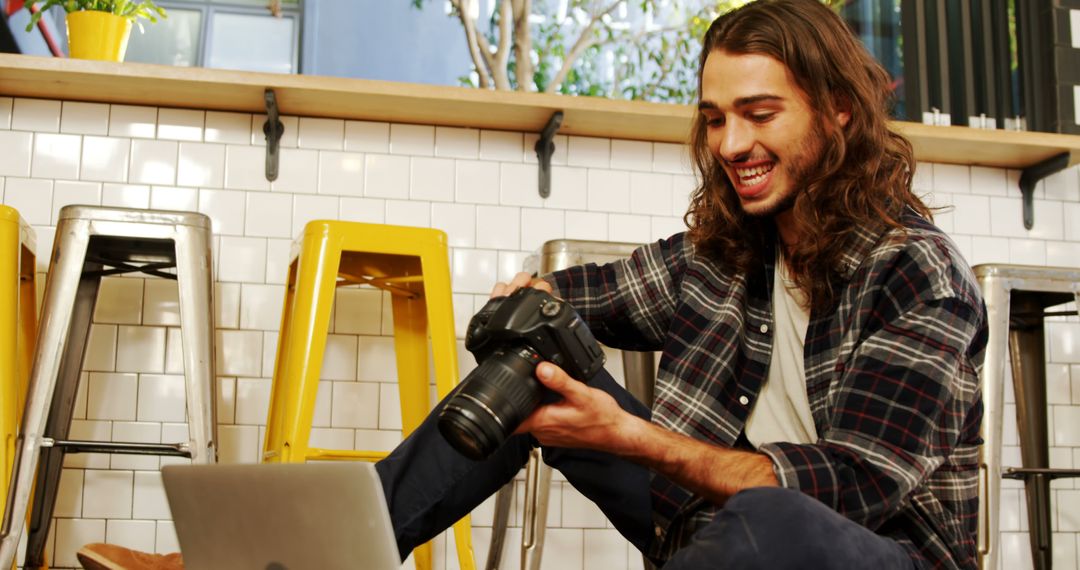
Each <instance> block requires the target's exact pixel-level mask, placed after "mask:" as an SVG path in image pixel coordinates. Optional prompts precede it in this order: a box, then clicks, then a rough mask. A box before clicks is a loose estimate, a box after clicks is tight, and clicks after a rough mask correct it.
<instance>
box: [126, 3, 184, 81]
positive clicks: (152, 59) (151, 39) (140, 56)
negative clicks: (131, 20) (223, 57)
mask: <svg viewBox="0 0 1080 570" xmlns="http://www.w3.org/2000/svg"><path fill="white" fill-rule="evenodd" d="M168 14H169V17H168V18H165V19H163V20H158V21H157V23H156V24H151V23H149V22H143V30H144V32H143V33H139V28H138V26H133V27H132V30H131V38H130V39H129V40H128V49H127V55H126V56H125V57H124V59H125V60H126V61H134V62H139V63H162V64H165V65H182V66H185V67H191V66H193V65H197V64H198V57H199V34H200V29H201V26H202V12H200V11H199V10H181V9H179V8H169V9H168Z"/></svg>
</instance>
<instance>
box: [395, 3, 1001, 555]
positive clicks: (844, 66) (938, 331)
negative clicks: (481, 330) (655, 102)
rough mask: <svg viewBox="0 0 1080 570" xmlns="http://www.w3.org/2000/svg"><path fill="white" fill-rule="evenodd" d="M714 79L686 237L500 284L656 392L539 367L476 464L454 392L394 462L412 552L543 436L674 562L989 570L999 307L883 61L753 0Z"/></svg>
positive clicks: (405, 538)
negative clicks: (561, 301)
mask: <svg viewBox="0 0 1080 570" xmlns="http://www.w3.org/2000/svg"><path fill="white" fill-rule="evenodd" d="M699 79H700V101H699V105H698V112H697V115H696V117H695V121H694V126H693V134H692V140H691V151H692V153H693V160H694V163H695V166H696V169H697V172H698V175H699V180H700V187H699V188H698V189H697V190H696V192H695V193H694V195H693V198H692V203H691V207H690V211H689V212H688V214H687V216H686V220H687V224H688V226H689V231H688V232H686V233H683V234H677V235H675V236H672V237H671V238H669V239H666V240H661V241H659V242H657V243H654V244H651V245H648V246H645V247H642V248H641V249H639V250H638V251H636V252H635V253H634V254H633V256H632V257H631V258H629V259H627V260H624V261H621V262H616V263H611V264H608V265H604V266H596V265H586V266H582V267H575V268H571V269H569V270H566V271H561V272H557V273H554V274H552V275H548V276H544V278H543V279H542V280H537V279H531V278H530V277H529V276H528V275H526V274H520V275H518V276H517V277H516V278H515V279H514V280H513V281H512V282H511V283H505V284H503V283H500V284H497V285H496V287H495V289H494V291H493V293H492V294H493V295H506V294H509V293H510V292H511V291H513V290H515V289H517V288H520V287H525V286H533V287H538V288H543V289H546V290H549V291H553V292H554V293H555V294H556V295H559V296H561V297H563V298H565V299H567V300H568V301H570V302H571V303H572V304H573V305H574V306H575V307H576V308H577V309H578V311H579V313H580V314H581V315H582V317H583V318H584V319H585V321H586V322H587V323H588V325H589V326H590V328H591V329H592V331H593V332H594V334H595V335H596V336H597V338H599V339H600V340H601V341H602V342H604V343H606V344H608V345H610V346H613V347H616V348H623V349H630V350H650V351H652V350H658V351H662V357H661V360H660V367H659V372H658V376H657V384H656V390H655V391H656V401H655V403H654V405H653V407H652V409H651V410H649V409H647V408H645V406H643V405H642V404H641V403H640V402H637V401H636V400H634V399H633V397H631V396H630V395H629V394H628V393H627V392H626V391H625V390H623V389H622V388H620V387H619V386H618V385H617V384H616V383H615V382H614V381H613V380H612V378H611V377H610V376H609V375H608V374H607V373H606V372H601V373H599V374H597V375H596V376H595V377H593V378H591V379H581V380H587V382H579V381H578V380H575V379H571V378H569V377H568V376H567V375H566V374H565V372H563V371H562V370H560V369H559V368H558V367H556V366H554V365H553V364H550V363H542V364H541V365H540V366H538V367H537V377H538V378H539V379H540V381H541V382H542V383H543V384H544V385H546V386H547V387H548V388H549V389H550V390H552V391H554V392H555V393H557V394H558V395H560V396H561V399H559V400H558V401H556V402H555V403H551V404H547V405H544V406H541V407H539V408H538V409H537V410H536V411H535V412H534V413H533V414H532V415H531V416H530V417H529V418H528V419H527V420H526V421H525V423H523V424H522V426H521V427H520V428H519V430H518V434H517V435H514V436H512V437H510V438H509V439H508V440H507V442H506V443H505V444H504V445H503V447H502V448H500V449H499V450H498V451H497V452H496V453H495V454H494V455H493V456H491V457H490V458H489V459H487V460H484V461H482V462H473V461H470V460H468V459H466V458H464V457H463V456H461V455H459V454H458V453H457V452H456V451H454V450H453V449H451V448H450V447H449V446H448V445H447V443H446V442H445V441H444V440H443V438H442V436H441V435H440V434H439V433H438V430H437V428H436V418H437V414H438V412H439V410H440V409H441V408H442V404H440V405H439V406H438V407H437V408H436V410H435V412H434V413H433V414H432V415H431V416H430V417H429V418H428V420H427V421H425V423H424V424H423V425H422V426H421V427H420V428H419V429H417V430H416V431H415V432H414V433H413V434H412V435H411V436H410V437H409V438H407V439H406V440H405V441H404V442H403V443H402V444H401V445H400V446H399V447H398V448H397V449H396V450H395V451H394V452H393V453H392V454H391V455H390V456H389V457H388V458H387V459H385V460H383V461H381V462H380V463H379V464H378V465H377V468H378V471H379V474H380V476H381V478H382V482H383V486H384V489H385V491H386V496H387V499H388V502H389V504H390V511H391V518H392V520H393V522H394V527H395V531H396V534H397V540H398V546H399V549H400V552H401V554H402V555H403V556H407V555H408V553H409V552H411V550H412V549H413V548H414V547H415V546H416V545H418V544H421V543H422V542H424V541H426V540H428V539H430V538H431V537H432V536H434V535H435V534H437V533H439V532H441V531H442V530H444V529H445V528H447V527H449V526H450V524H451V523H453V522H454V521H455V520H457V519H458V518H459V517H461V516H462V515H464V514H466V513H468V512H469V511H471V510H472V509H473V508H475V507H476V505H478V504H479V503H480V502H482V501H483V500H484V499H485V498H487V497H488V496H490V495H491V494H492V493H493V492H494V491H496V490H497V489H498V488H500V487H501V486H502V485H503V484H504V483H506V482H507V481H509V480H510V479H511V478H512V477H513V476H514V475H515V474H516V473H517V472H518V470H519V469H520V468H521V466H522V465H523V464H524V463H525V461H526V459H527V457H528V453H529V450H530V449H531V448H533V447H534V446H536V445H540V446H542V448H543V453H544V459H545V461H546V462H548V463H549V464H551V465H552V466H554V467H555V468H557V469H559V470H561V471H562V472H563V474H564V475H565V476H566V478H567V480H568V481H569V482H570V483H571V484H573V485H574V487H575V488H577V489H578V490H579V491H581V492H582V493H583V494H584V495H585V496H587V497H588V498H590V499H591V500H593V501H595V502H596V503H597V505H598V506H599V507H600V509H601V510H602V511H603V512H604V513H605V514H606V515H607V517H608V518H609V519H610V520H611V522H612V523H613V524H614V526H615V527H616V528H617V529H618V530H619V531H620V532H621V533H622V534H623V535H624V536H625V537H626V538H627V539H628V540H630V541H631V542H632V543H633V544H634V545H635V546H636V547H637V548H638V549H640V550H641V551H642V552H643V553H645V555H646V556H647V557H649V558H650V559H651V560H653V561H654V562H656V563H657V564H662V565H664V568H665V569H689V568H736V567H737V568H866V567H873V568H876V569H882V570H883V569H893V568H922V567H974V566H976V552H975V550H976V548H975V531H976V520H977V507H978V495H977V483H976V475H977V456H978V445H979V444H980V438H979V434H978V432H979V425H980V421H981V416H982V406H981V399H980V393H979V387H978V371H979V368H980V367H981V364H982V353H983V346H984V345H985V341H986V323H985V310H984V307H983V303H982V300H981V297H980V295H979V291H978V288H977V286H976V284H975V280H974V277H973V275H972V273H971V270H970V268H969V267H968V266H967V264H966V263H965V262H964V261H963V259H962V257H961V255H960V254H959V252H958V251H957V249H956V246H955V245H954V244H953V242H952V241H951V240H950V239H949V238H948V237H947V236H946V235H945V234H944V233H943V232H941V230H939V229H938V228H936V227H935V226H934V225H933V224H932V223H931V221H930V220H931V216H930V212H929V210H928V208H927V207H926V206H925V205H924V204H923V203H922V202H921V201H920V200H919V199H918V198H917V197H916V196H915V195H914V194H913V193H912V191H911V178H912V174H913V171H914V168H915V162H914V158H913V155H912V150H911V145H910V144H909V143H908V142H907V141H906V140H904V139H903V138H902V137H901V136H899V135H898V134H896V133H894V132H892V131H891V130H890V129H889V125H888V100H889V96H890V80H889V77H888V75H887V74H886V72H885V71H884V70H883V69H882V68H881V66H879V65H878V64H877V63H876V62H875V61H874V60H873V58H872V57H871V56H870V55H869V54H868V53H867V52H866V50H865V49H864V48H863V47H862V45H861V44H860V43H859V42H858V40H857V39H856V38H855V37H854V36H853V35H852V34H851V33H850V31H849V30H848V29H847V28H846V26H845V24H844V23H843V22H842V21H841V20H840V18H839V17H837V16H836V14H834V13H833V12H832V11H831V10H830V9H828V8H826V7H824V6H823V5H821V4H820V3H818V2H817V1H816V0H760V1H758V2H755V3H752V4H748V5H746V6H744V7H742V8H740V9H738V10H735V11H733V12H730V13H728V14H725V15H724V16H722V17H720V18H719V19H717V20H716V21H715V22H714V23H713V24H712V26H711V27H710V29H709V31H708V33H707V34H706V36H705V38H704V44H703V51H702V55H701V67H700V76H699Z"/></svg>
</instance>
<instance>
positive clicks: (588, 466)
mask: <svg viewBox="0 0 1080 570" xmlns="http://www.w3.org/2000/svg"><path fill="white" fill-rule="evenodd" d="M589 385H590V386H592V387H594V388H598V389H601V390H603V391H605V392H607V393H609V394H611V395H612V396H613V397H614V398H615V400H616V401H617V402H618V403H619V405H620V406H622V408H623V409H625V410H627V411H629V412H631V413H633V414H635V415H637V416H639V417H642V418H646V419H648V418H649V417H650V413H649V410H648V409H647V408H646V407H645V406H644V405H643V404H641V402H638V401H637V400H636V399H634V397H633V396H631V395H630V394H629V393H628V392H627V391H626V390H624V389H623V388H622V387H620V386H619V385H618V384H617V383H615V381H614V380H613V379H612V378H611V376H610V375H609V374H608V373H607V371H601V372H600V373H599V374H597V375H596V377H594V378H593V379H592V380H591V381H589ZM442 406H443V403H442V402H440V403H439V405H438V406H436V407H435V410H434V411H432V413H431V414H430V415H429V416H428V417H427V419H426V420H424V423H422V424H421V425H420V427H419V428H417V429H416V431H414V432H413V433H412V434H411V435H410V436H409V437H408V438H406V439H405V441H403V442H402V443H401V445H399V446H398V447H397V449H395V450H394V451H393V452H392V453H391V454H390V455H389V456H388V457H387V458H386V459H383V460H382V461H380V462H379V463H377V464H376V465H375V467H376V470H377V471H378V473H379V476H380V478H381V479H382V484H383V490H384V492H385V494H386V500H387V502H388V503H389V506H390V518H391V520H392V521H393V524H394V533H395V535H396V536H397V543H398V551H399V552H400V553H401V556H402V558H403V559H404V558H405V557H407V556H408V555H409V553H410V552H412V550H413V548H415V547H416V546H418V545H420V544H423V543H424V542H427V541H428V540H430V539H431V538H433V537H434V536H435V535H437V534H439V533H440V532H442V531H443V530H445V529H447V528H449V527H450V525H452V524H453V523H454V522H455V521H457V520H458V519H460V518H461V517H463V516H465V515H466V514H468V513H469V512H470V511H472V510H473V509H474V508H476V506H477V505H479V504H480V503H481V502H483V501H484V500H485V499H487V498H488V497H489V496H491V495H492V494H493V493H495V492H496V491H498V490H499V489H500V488H501V487H502V486H503V485H505V484H506V483H507V482H508V481H510V480H511V479H513V477H514V475H516V474H517V472H518V471H519V470H520V469H521V468H522V466H524V465H525V463H526V461H527V460H528V456H529V451H530V450H531V449H532V448H533V447H535V446H536V445H537V442H536V440H535V439H533V438H532V437H531V436H528V435H516V436H512V437H510V438H509V439H507V441H506V444H505V445H503V446H502V447H501V448H500V449H499V450H498V451H497V452H495V453H494V454H493V455H492V456H491V457H489V458H488V459H486V460H484V461H472V460H469V459H467V458H465V457H464V456H462V455H461V454H459V453H458V452H456V451H454V449H453V448H451V447H450V446H449V444H447V443H446V441H445V440H444V439H443V437H442V434H440V433H439V430H438V427H437V418H438V412H439V410H441V409H442ZM543 455H544V461H545V462H546V463H547V464H548V465H551V466H552V467H553V468H555V469H558V470H559V471H560V472H562V474H563V475H564V476H565V477H566V479H567V481H569V482H570V484H572V485H573V486H574V488H576V489H577V490H578V491H580V492H581V493H582V494H583V495H585V496H586V497H588V498H589V500H591V501H593V502H595V503H596V504H597V505H598V506H599V507H600V510H601V511H603V512H604V514H605V515H606V516H607V517H608V520H610V521H611V523H612V524H613V525H614V526H615V528H616V529H618V530H619V532H620V533H622V535H623V536H624V537H625V538H626V539H627V540H629V541H630V543H631V544H633V545H634V546H635V547H636V548H637V549H638V550H641V551H643V552H644V551H646V550H647V549H648V547H649V546H650V544H651V543H652V540H653V537H654V536H655V534H654V527H653V522H652V514H651V513H652V507H651V498H650V493H649V472H648V470H647V469H645V468H644V467H642V466H640V465H636V464H634V463H631V462H629V461H626V460H624V459H620V458H618V457H615V456H614V455H611V454H609V453H603V452H598V451H588V450H580V449H562V448H548V447H545V448H544V449H543ZM870 566H873V567H875V570H886V569H890V568H911V567H912V562H911V559H910V558H909V557H908V555H907V553H906V552H905V551H904V550H903V548H901V547H900V545H899V544H898V543H897V542H896V541H894V540H891V539H888V538H885V537H882V536H878V535H876V534H874V533H873V532H871V531H869V530H867V529H866V528H864V527H862V526H860V525H858V524H856V523H854V522H852V521H850V520H848V519H846V518H844V517H842V516H841V515H839V514H838V513H836V512H835V511H833V510H832V509H830V508H828V507H826V506H825V505H824V504H822V503H821V502H819V501H817V500H815V499H813V498H811V497H809V496H807V495H804V494H803V493H800V492H798V491H793V490H790V489H779V488H757V489H749V490H746V491H743V492H741V493H739V494H737V495H735V496H734V497H732V498H731V499H729V500H728V502H727V504H726V505H725V507H724V509H723V510H721V511H720V513H719V514H718V515H717V516H716V517H715V518H714V519H713V521H712V522H711V523H710V524H708V525H706V526H705V528H703V529H701V530H700V531H699V532H698V533H697V534H695V535H694V538H693V541H692V542H691V543H690V544H689V545H687V546H686V547H685V548H683V549H681V550H680V551H679V552H678V553H677V554H676V556H675V557H674V558H672V559H671V560H670V561H669V562H668V564H667V565H665V566H664V568H665V569H692V568H781V567H805V568H854V567H870Z"/></svg>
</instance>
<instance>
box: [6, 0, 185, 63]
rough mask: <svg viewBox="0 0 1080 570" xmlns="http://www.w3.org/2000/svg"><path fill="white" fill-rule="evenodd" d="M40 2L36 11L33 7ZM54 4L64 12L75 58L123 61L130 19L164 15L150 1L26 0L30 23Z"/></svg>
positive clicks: (134, 20) (31, 26) (139, 22)
mask: <svg viewBox="0 0 1080 570" xmlns="http://www.w3.org/2000/svg"><path fill="white" fill-rule="evenodd" d="M38 4H40V5H41V6H40V7H38V9H37V10H35V9H34V8H35V7H36V6H37V5H38ZM53 6H60V7H62V8H63V9H64V11H65V12H67V30H68V51H69V53H70V55H71V57H74V58H78V59H98V60H104V61H124V52H125V51H127V42H128V36H129V35H130V34H131V24H132V22H135V23H138V25H139V30H140V31H141V30H142V22H141V20H143V19H146V20H149V21H151V22H157V21H158V18H165V17H166V15H165V10H164V9H163V8H161V7H160V6H157V5H156V4H154V2H153V0H27V1H26V9H27V10H30V12H31V16H30V24H29V25H28V26H27V27H26V31H30V30H32V29H33V27H34V25H35V24H37V22H38V20H40V19H41V15H42V14H44V13H45V11H46V10H48V9H49V8H52V7H53Z"/></svg>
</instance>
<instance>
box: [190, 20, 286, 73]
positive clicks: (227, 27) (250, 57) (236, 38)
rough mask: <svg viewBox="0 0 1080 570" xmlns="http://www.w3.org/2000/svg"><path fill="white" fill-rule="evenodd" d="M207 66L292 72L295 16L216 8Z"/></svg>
mask: <svg viewBox="0 0 1080 570" xmlns="http://www.w3.org/2000/svg"><path fill="white" fill-rule="evenodd" d="M211 22H212V24H213V25H212V26H211V30H212V31H211V32H210V45H209V46H208V47H209V49H210V53H209V54H208V55H207V58H206V67H217V68H223V69H240V70H244V71H265V72H270V73H292V72H293V71H295V70H294V68H293V29H294V26H295V25H296V22H295V20H294V19H293V18H288V17H285V18H274V17H272V16H254V15H250V14H229V13H224V12H217V13H215V14H214V15H213V16H212V20H211Z"/></svg>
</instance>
